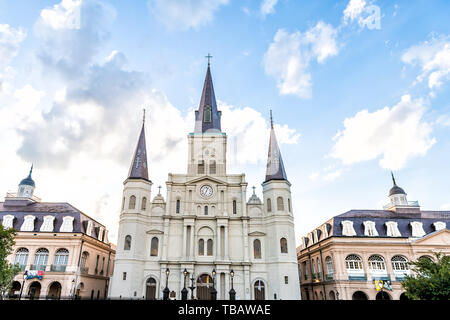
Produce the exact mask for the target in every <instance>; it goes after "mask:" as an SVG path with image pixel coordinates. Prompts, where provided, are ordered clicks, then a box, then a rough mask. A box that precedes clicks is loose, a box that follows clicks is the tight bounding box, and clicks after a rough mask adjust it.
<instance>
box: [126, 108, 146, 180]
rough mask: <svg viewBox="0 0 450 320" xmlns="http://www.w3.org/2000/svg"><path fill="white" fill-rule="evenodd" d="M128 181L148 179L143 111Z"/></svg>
mask: <svg viewBox="0 0 450 320" xmlns="http://www.w3.org/2000/svg"><path fill="white" fill-rule="evenodd" d="M128 179H144V180H147V181H150V180H149V179H148V167H147V145H146V143H145V110H144V115H143V118H142V129H141V134H140V135H139V140H138V143H137V146H136V150H135V151H134V156H133V161H132V162H131V166H130V171H129V172H128Z"/></svg>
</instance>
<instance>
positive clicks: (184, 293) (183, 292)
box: [181, 268, 188, 300]
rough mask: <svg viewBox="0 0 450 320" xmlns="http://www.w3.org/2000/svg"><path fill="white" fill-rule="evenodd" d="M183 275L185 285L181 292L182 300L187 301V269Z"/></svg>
mask: <svg viewBox="0 0 450 320" xmlns="http://www.w3.org/2000/svg"><path fill="white" fill-rule="evenodd" d="M183 274H184V284H183V289H182V290H181V300H187V296H188V290H187V289H186V277H187V275H188V271H187V270H186V268H185V269H184V271H183Z"/></svg>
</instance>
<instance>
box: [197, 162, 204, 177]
mask: <svg viewBox="0 0 450 320" xmlns="http://www.w3.org/2000/svg"><path fill="white" fill-rule="evenodd" d="M197 173H198V174H205V161H204V160H199V161H198V167H197Z"/></svg>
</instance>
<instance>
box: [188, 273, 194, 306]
mask: <svg viewBox="0 0 450 320" xmlns="http://www.w3.org/2000/svg"><path fill="white" fill-rule="evenodd" d="M194 280H195V279H194V277H192V278H191V286H190V287H189V289H191V300H194V289H195V286H194Z"/></svg>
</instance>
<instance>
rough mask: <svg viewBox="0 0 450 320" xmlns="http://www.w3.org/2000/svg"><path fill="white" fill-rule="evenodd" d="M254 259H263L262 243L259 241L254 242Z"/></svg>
mask: <svg viewBox="0 0 450 320" xmlns="http://www.w3.org/2000/svg"><path fill="white" fill-rule="evenodd" d="M253 257H254V258H255V259H261V241H259V239H255V240H254V241H253Z"/></svg>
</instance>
